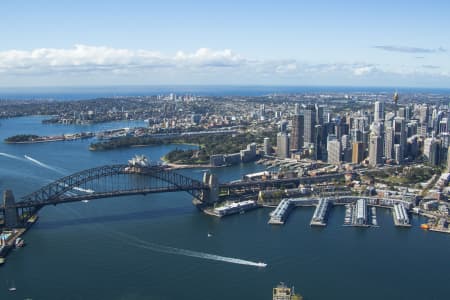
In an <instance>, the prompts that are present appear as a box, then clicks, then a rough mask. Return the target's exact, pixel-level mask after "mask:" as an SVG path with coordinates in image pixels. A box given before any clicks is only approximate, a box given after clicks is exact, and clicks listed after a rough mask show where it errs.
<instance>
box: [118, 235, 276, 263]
mask: <svg viewBox="0 0 450 300" xmlns="http://www.w3.org/2000/svg"><path fill="white" fill-rule="evenodd" d="M124 236H126V237H127V238H128V239H130V238H131V239H133V240H135V242H132V243H131V244H133V245H134V246H137V247H140V248H143V249H147V250H152V251H156V252H161V253H167V254H175V255H184V256H189V257H196V258H201V259H207V260H215V261H221V262H227V263H232V264H238V265H245V266H251V267H258V268H265V267H267V264H266V263H263V262H254V261H250V260H245V259H240V258H234V257H227V256H221V255H216V254H211V253H205V252H199V251H193V250H187V249H180V248H175V247H169V246H163V245H158V244H155V243H150V242H147V241H145V240H141V239H138V238H136V237H132V236H129V235H125V234H124Z"/></svg>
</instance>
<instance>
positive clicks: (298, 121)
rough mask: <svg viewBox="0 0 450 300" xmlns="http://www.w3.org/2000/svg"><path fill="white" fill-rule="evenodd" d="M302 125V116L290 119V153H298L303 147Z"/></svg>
mask: <svg viewBox="0 0 450 300" xmlns="http://www.w3.org/2000/svg"><path fill="white" fill-rule="evenodd" d="M303 125H304V118H303V116H302V115H294V117H293V119H292V133H291V151H298V150H300V149H301V148H302V147H303V134H304V133H303V132H304V130H303Z"/></svg>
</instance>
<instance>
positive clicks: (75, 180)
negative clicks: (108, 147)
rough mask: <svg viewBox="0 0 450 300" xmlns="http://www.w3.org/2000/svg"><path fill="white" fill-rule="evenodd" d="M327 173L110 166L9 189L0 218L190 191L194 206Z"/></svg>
mask: <svg viewBox="0 0 450 300" xmlns="http://www.w3.org/2000/svg"><path fill="white" fill-rule="evenodd" d="M329 176H334V177H336V174H334V175H325V176H317V177H300V178H286V179H272V180H252V181H237V182H230V183H219V181H218V178H217V177H216V176H215V175H214V174H211V173H210V172H205V173H204V174H203V179H202V180H196V179H193V178H190V177H188V176H185V175H182V174H180V173H178V172H176V171H175V170H174V169H171V168H168V167H166V166H162V165H153V166H152V165H144V166H140V165H132V164H117V165H106V166H100V167H95V168H91V169H87V170H83V171H80V172H77V173H74V174H72V175H69V176H65V177H62V178H60V179H58V180H56V181H54V182H52V183H50V184H47V185H46V186H43V187H42V188H40V189H38V190H37V191H35V192H32V193H31V194H28V195H25V196H23V197H21V198H20V199H18V200H17V201H16V200H15V197H14V194H13V192H12V191H11V190H6V191H4V193H3V203H2V204H1V205H0V216H1V217H2V219H3V226H4V227H5V228H16V227H23V226H25V224H26V222H27V221H28V219H29V218H30V217H31V216H34V215H36V213H37V212H38V211H39V210H40V209H41V208H43V207H44V206H47V205H57V204H63V203H68V202H76V201H86V200H94V199H101V198H109V197H119V196H130V195H146V194H152V193H166V192H179V191H184V192H187V193H188V194H190V195H191V196H192V197H193V203H194V205H196V206H197V207H199V208H204V207H208V206H212V205H214V203H217V202H220V201H223V200H226V199H236V198H239V197H241V196H243V195H249V194H253V195H254V194H255V193H257V192H258V191H260V190H265V189H273V188H281V187H296V186H298V184H300V183H313V182H320V181H324V180H328V179H331V177H329ZM338 176H339V175H338Z"/></svg>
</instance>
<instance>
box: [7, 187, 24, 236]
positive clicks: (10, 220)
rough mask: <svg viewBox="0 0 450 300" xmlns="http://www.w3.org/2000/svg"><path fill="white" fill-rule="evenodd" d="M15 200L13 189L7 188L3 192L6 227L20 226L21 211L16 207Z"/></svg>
mask: <svg viewBox="0 0 450 300" xmlns="http://www.w3.org/2000/svg"><path fill="white" fill-rule="evenodd" d="M14 204H15V200H14V195H13V193H12V191H11V190H5V191H4V192H3V207H4V226H5V228H16V227H20V226H21V223H20V218H19V212H18V210H17V208H16V207H14Z"/></svg>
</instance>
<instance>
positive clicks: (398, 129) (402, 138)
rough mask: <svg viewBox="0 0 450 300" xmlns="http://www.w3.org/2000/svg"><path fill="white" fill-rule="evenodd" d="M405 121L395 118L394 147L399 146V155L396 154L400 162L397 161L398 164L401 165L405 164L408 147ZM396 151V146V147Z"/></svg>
mask: <svg viewBox="0 0 450 300" xmlns="http://www.w3.org/2000/svg"><path fill="white" fill-rule="evenodd" d="M405 124H406V123H405V119H404V118H400V117H396V118H394V123H393V124H392V125H393V134H394V145H399V148H398V151H399V154H396V158H399V159H400V160H398V159H396V161H397V163H398V164H400V163H402V162H403V156H404V153H405V146H406V126H405ZM394 150H395V146H394Z"/></svg>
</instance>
